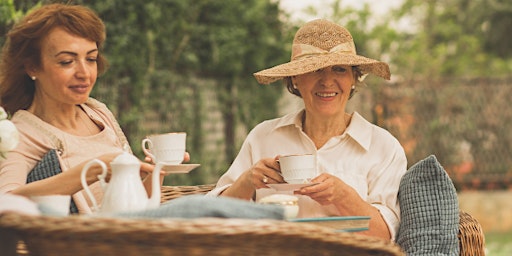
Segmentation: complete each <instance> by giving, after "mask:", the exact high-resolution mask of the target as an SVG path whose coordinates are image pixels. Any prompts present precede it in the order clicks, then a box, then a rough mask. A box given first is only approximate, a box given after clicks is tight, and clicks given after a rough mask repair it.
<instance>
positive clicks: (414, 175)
mask: <svg viewBox="0 0 512 256" xmlns="http://www.w3.org/2000/svg"><path fill="white" fill-rule="evenodd" d="M398 200H399V201H400V214H401V220H400V226H399V228H398V233H397V238H396V242H397V244H399V245H400V246H401V247H402V248H403V249H404V251H405V252H406V254H407V255H408V256H411V255H414V256H420V255H421V256H423V255H429V256H431V255H437V256H442V255H454V256H455V255H459V240H458V232H459V203H458V200H457V192H456V190H455V187H454V186H453V183H452V181H451V179H450V177H448V174H447V173H446V172H445V170H444V169H443V167H442V166H441V164H439V162H438V161H437V159H436V157H435V156H433V155H431V156H429V157H427V158H425V159H423V160H421V161H419V162H418V163H416V164H415V165H413V166H412V167H411V168H409V170H408V171H407V172H406V173H405V175H404V176H403V177H402V180H401V182H400V187H399V190H398Z"/></svg>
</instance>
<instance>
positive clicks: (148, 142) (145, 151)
mask: <svg viewBox="0 0 512 256" xmlns="http://www.w3.org/2000/svg"><path fill="white" fill-rule="evenodd" d="M146 145H147V146H148V147H147V148H146ZM152 146H153V142H151V140H150V139H148V138H145V139H143V140H142V151H144V154H146V156H149V157H151V161H153V163H156V157H155V155H153V154H152V153H151V152H150V149H149V148H151V147H152Z"/></svg>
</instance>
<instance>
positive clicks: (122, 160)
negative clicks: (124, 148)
mask: <svg viewBox="0 0 512 256" xmlns="http://www.w3.org/2000/svg"><path fill="white" fill-rule="evenodd" d="M110 164H140V162H139V159H137V157H135V156H134V155H132V154H130V153H128V152H123V153H122V154H120V155H118V156H117V157H116V158H114V160H112V162H111V163H110Z"/></svg>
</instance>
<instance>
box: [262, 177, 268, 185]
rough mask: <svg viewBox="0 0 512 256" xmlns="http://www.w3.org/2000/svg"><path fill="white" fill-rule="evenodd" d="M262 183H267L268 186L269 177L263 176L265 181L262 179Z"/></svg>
mask: <svg viewBox="0 0 512 256" xmlns="http://www.w3.org/2000/svg"><path fill="white" fill-rule="evenodd" d="M261 181H263V183H265V184H266V183H267V182H268V178H267V176H263V179H262V180H261Z"/></svg>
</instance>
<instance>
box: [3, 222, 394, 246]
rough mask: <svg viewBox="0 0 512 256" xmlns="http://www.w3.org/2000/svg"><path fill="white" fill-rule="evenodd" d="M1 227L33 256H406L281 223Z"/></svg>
mask: <svg viewBox="0 0 512 256" xmlns="http://www.w3.org/2000/svg"><path fill="white" fill-rule="evenodd" d="M0 226H1V227H2V228H1V230H2V232H3V235H6V234H7V235H8V236H10V237H11V238H12V239H20V240H22V241H24V242H25V245H26V248H27V250H28V252H30V253H29V254H30V255H73V256H79V255H123V256H128V255H403V253H402V252H401V250H400V248H399V247H398V246H397V245H395V244H393V243H391V242H387V241H384V240H382V239H378V238H373V237H368V236H361V235H355V234H353V233H341V232H333V231H332V230H331V229H328V228H323V227H318V226H315V225H297V224H295V223H290V222H286V221H278V220H249V219H220V218H199V219H158V220H135V219H120V218H98V217H84V216H71V217H65V218H62V217H49V216H27V215H21V214H17V213H5V214H2V215H0ZM12 239H11V240H12ZM11 246H14V245H11ZM1 249H2V251H3V252H8V251H13V250H12V249H6V248H1Z"/></svg>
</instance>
